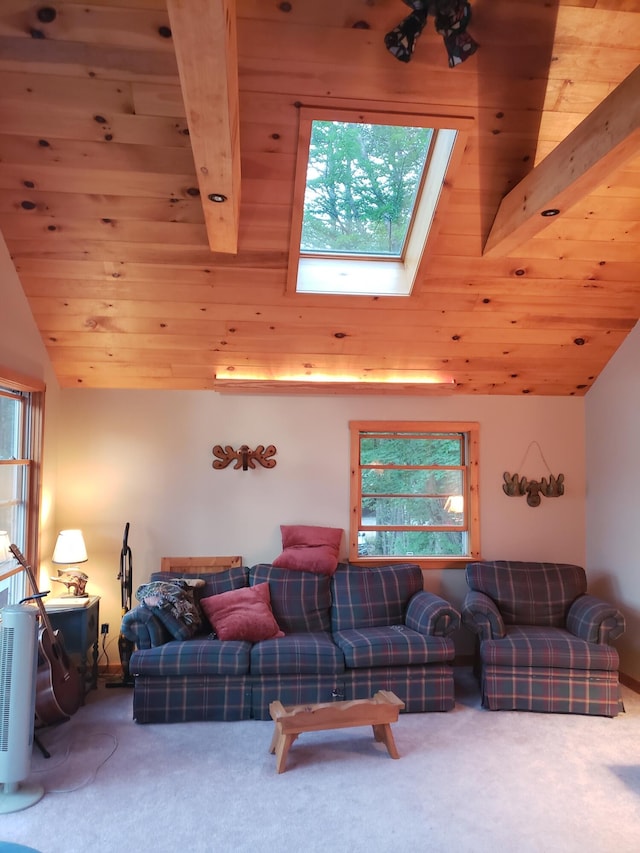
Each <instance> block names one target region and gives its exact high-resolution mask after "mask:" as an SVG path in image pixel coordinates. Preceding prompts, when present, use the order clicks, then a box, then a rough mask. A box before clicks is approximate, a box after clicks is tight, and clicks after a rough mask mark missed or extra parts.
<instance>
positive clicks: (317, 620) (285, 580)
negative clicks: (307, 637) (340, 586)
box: [249, 563, 331, 634]
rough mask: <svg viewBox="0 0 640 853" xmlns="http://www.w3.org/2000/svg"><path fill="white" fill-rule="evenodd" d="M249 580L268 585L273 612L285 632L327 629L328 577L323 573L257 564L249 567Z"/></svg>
mask: <svg viewBox="0 0 640 853" xmlns="http://www.w3.org/2000/svg"><path fill="white" fill-rule="evenodd" d="M249 583H250V584H251V585H252V586H253V585H254V584H258V583H268V584H269V591H270V593H271V608H272V610H273V615H274V616H275V618H276V621H277V623H278V625H279V626H280V628H281V629H282V630H283V631H284V632H285V634H299V633H304V632H307V631H328V630H329V629H330V627H331V619H330V615H329V609H330V607H331V578H329V577H328V576H327V575H316V574H312V573H310V572H297V571H292V570H291V569H282V568H278V567H276V566H273V565H270V564H268V563H259V564H258V565H256V566H253V567H252V568H251V569H250V571H249Z"/></svg>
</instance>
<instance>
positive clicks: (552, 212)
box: [540, 207, 560, 216]
mask: <svg viewBox="0 0 640 853" xmlns="http://www.w3.org/2000/svg"><path fill="white" fill-rule="evenodd" d="M559 213H560V210H559V209H558V208H557V207H548V208H547V209H546V210H543V211H541V213H540V216H557V215H558V214H559Z"/></svg>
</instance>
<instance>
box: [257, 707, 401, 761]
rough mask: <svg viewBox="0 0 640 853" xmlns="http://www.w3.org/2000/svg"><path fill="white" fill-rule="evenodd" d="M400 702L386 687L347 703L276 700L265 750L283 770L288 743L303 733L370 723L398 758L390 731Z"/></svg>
mask: <svg viewBox="0 0 640 853" xmlns="http://www.w3.org/2000/svg"><path fill="white" fill-rule="evenodd" d="M402 708H404V702H403V701H402V700H401V699H398V697H397V696H396V695H395V694H394V693H392V692H391V691H390V690H379V691H378V692H377V693H376V694H375V695H374V696H373V697H372V698H371V699H353V700H352V701H350V702H323V703H318V704H315V705H291V706H289V707H288V708H285V706H284V705H283V704H282V702H280V701H278V700H276V701H275V702H271V704H270V705H269V713H270V714H271V719H272V720H273V721H274V722H275V724H276V725H275V730H274V732H273V738H272V739H271V746H270V748H269V752H270V753H271V754H274V753H275V755H276V768H277V770H278V773H283V772H284V769H285V767H284V766H285V763H286V760H287V754H288V752H289V749H290V747H291V744H292V743H293V742H294V740H295V739H296V738H297V737H298V735H300V734H302V733H303V732H319V731H326V730H329V729H347V728H351V727H353V726H371V727H372V728H373V736H374V737H375V739H376V740H377V741H380V742H381V743H384V745H385V746H386V747H387V752H388V753H389V755H390V756H391V758H400V755H399V754H398V750H397V749H396V744H395V741H394V739H393V734H392V732H391V725H390V724H391V723H395V722H397V720H398V712H399V711H400V710H401V709H402Z"/></svg>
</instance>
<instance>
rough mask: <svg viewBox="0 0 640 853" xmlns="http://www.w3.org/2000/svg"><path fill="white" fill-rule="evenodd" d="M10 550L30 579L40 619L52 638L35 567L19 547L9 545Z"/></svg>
mask: <svg viewBox="0 0 640 853" xmlns="http://www.w3.org/2000/svg"><path fill="white" fill-rule="evenodd" d="M9 550H10V551H11V553H12V554H13V556H14V557H15V558H16V560H17V561H18V562H19V563H20V565H21V566H22V568H23V569H24V570H25V572H26V573H27V577H28V578H29V583H30V584H31V587H32V589H33V591H34V593H35V594H36V596H37V597H36V604H37V605H38V609H39V610H40V617H41V619H42V624H43V625H45V626H46V628H47V631H48V632H49V634H50V636H53V628H52V627H51V621H50V620H49V614H48V613H47V609H46V607H45V606H44V604H43V602H42V599H41V598H40V597H39V596H40V590H39V589H38V581H37V579H36V573H35V572H34V571H33V567H32V566H31V565H30V564H29V563H28V562H27V561H26V560H25V558H24V557H23V555H22V553H21V551H20V549H19V548H18V546H17V545H9Z"/></svg>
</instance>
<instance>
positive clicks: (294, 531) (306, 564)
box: [273, 524, 342, 575]
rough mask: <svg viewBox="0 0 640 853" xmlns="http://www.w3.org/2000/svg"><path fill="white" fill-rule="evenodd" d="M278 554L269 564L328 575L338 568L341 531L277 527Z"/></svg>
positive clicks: (288, 525) (294, 525)
mask: <svg viewBox="0 0 640 853" xmlns="http://www.w3.org/2000/svg"><path fill="white" fill-rule="evenodd" d="M280 532H281V534H282V549H283V550H282V553H281V554H279V555H278V556H277V557H276V558H275V560H274V561H273V565H274V566H279V567H280V568H283V569H298V570H300V571H303V572H315V573H317V574H321V575H332V574H333V573H334V572H335V570H336V568H337V567H338V557H339V554H340V542H341V541H342V528H341V527H314V526H311V525H306V524H281V525H280Z"/></svg>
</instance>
